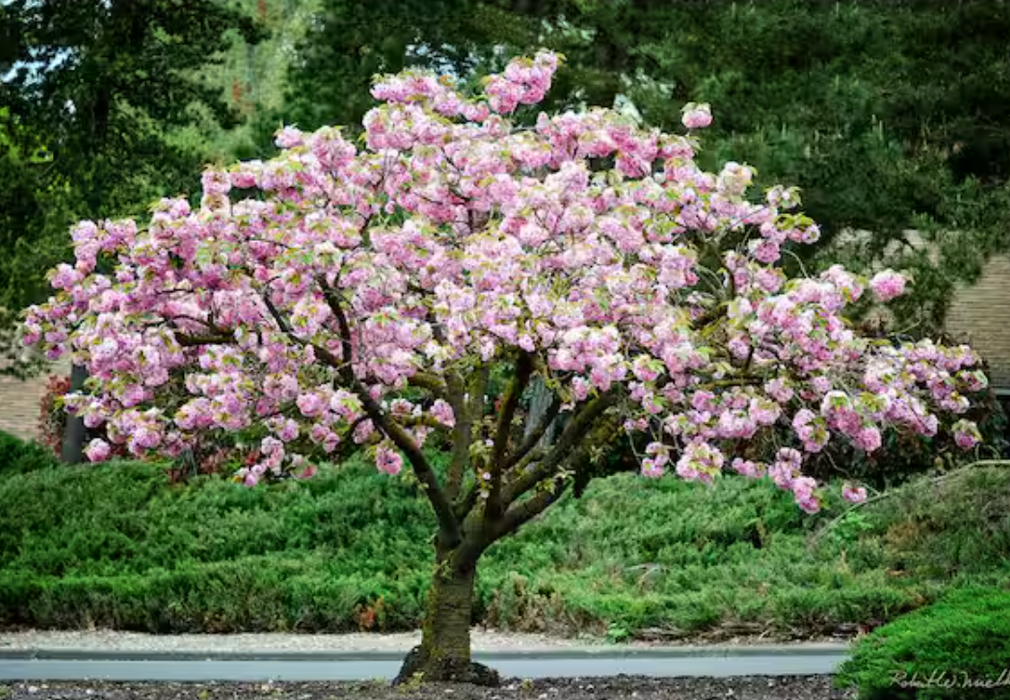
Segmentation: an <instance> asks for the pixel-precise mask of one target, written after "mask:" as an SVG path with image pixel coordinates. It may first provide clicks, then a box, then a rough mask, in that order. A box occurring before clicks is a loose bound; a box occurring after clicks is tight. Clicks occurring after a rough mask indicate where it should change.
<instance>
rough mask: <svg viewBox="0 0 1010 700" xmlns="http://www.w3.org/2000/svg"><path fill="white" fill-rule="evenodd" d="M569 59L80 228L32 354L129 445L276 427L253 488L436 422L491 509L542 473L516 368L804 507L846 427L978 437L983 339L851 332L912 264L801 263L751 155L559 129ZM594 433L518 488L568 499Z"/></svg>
mask: <svg viewBox="0 0 1010 700" xmlns="http://www.w3.org/2000/svg"><path fill="white" fill-rule="evenodd" d="M560 63H561V61H560V59H559V57H558V56H557V55H555V54H552V53H550V52H540V53H538V54H537V55H536V56H534V57H532V58H521V59H517V60H515V61H512V62H510V63H509V64H508V66H507V67H506V68H505V69H504V71H503V72H502V73H500V74H498V75H493V76H489V77H488V78H487V80H486V81H484V83H483V87H482V89H481V90H479V91H469V90H468V89H467V88H466V86H463V85H460V84H459V83H458V81H456V80H454V79H452V78H451V77H447V76H438V75H435V74H434V73H431V72H425V71H420V70H408V71H405V72H403V73H401V74H399V75H395V76H382V77H380V78H379V79H378V80H377V81H376V83H375V85H374V88H373V92H372V94H373V96H374V97H375V98H376V99H377V100H378V101H379V104H378V105H377V106H376V107H375V108H374V109H372V110H370V111H369V112H368V114H367V115H366V116H365V118H364V134H363V136H364V138H363V139H362V140H361V141H360V142H359V141H357V140H354V139H351V138H350V137H345V136H344V135H342V132H341V131H340V129H338V128H334V127H325V128H322V129H319V130H317V131H315V132H311V133H310V132H303V131H300V130H299V129H297V128H295V127H290V126H289V127H285V128H283V129H281V130H280V131H279V132H278V133H277V143H278V146H279V147H280V149H281V151H280V153H279V155H278V156H276V157H275V158H272V159H270V160H268V161H248V162H244V163H239V164H236V165H234V166H232V167H229V168H227V169H222V168H216V167H212V168H208V169H207V170H206V171H204V173H203V175H202V179H201V182H202V192H201V193H200V196H199V197H196V198H194V201H193V202H190V201H189V200H187V199H184V198H175V199H163V200H161V201H159V202H157V203H156V204H155V205H154V207H153V211H152V214H151V216H150V219H149V220H148V221H145V222H141V223H138V222H136V221H133V220H127V221H118V222H112V221H104V222H82V223H80V224H78V225H77V226H75V227H74V229H73V230H72V233H71V238H72V242H73V256H74V257H73V260H72V261H68V262H66V263H64V264H62V265H60V266H58V267H57V268H56V269H55V270H54V271H53V272H52V273H51V282H52V286H53V289H54V295H53V296H52V297H51V298H50V299H49V300H48V301H47V302H45V303H43V304H40V305H38V306H35V307H32V308H31V309H29V310H28V312H27V314H26V317H25V324H24V325H25V339H26V341H27V342H28V343H29V344H33V345H38V346H40V348H41V349H42V351H43V352H44V353H45V354H46V356H47V357H51V358H58V357H61V356H69V359H71V360H73V361H74V362H75V363H78V364H81V365H83V366H85V367H86V368H87V369H88V371H89V374H90V376H91V380H90V381H89V384H88V387H87V389H86V391H85V392H82V393H80V394H75V395H71V396H69V397H68V398H67V405H68V407H69V408H71V409H72V410H74V411H76V412H77V413H78V414H79V415H81V416H82V417H83V419H84V420H85V421H87V423H88V425H89V426H98V425H103V426H105V427H106V429H107V431H108V435H109V440H110V441H111V442H112V443H115V444H117V445H124V446H125V447H126V449H128V450H129V451H130V452H131V453H132V454H134V455H137V456H145V455H148V454H159V455H167V456H174V455H177V454H179V453H180V452H181V451H182V450H183V449H185V448H186V447H187V446H191V445H193V444H195V443H196V442H197V440H198V439H208V440H214V439H216V438H217V437H219V436H222V437H223V436H225V435H226V434H228V433H238V432H241V431H246V430H249V429H250V428H255V429H257V430H261V429H262V430H263V431H264V432H265V436H264V435H260V437H261V438H262V439H261V442H260V444H259V455H258V456H257V459H258V461H256V462H255V463H251V464H250V465H249V466H247V467H245V468H243V469H242V470H240V471H239V472H238V473H237V474H236V476H237V478H238V479H239V480H242V481H243V482H244V483H248V484H250V485H252V484H255V483H260V482H262V481H264V480H271V479H275V478H286V477H291V476H299V475H301V476H305V475H307V473H308V470H307V469H306V468H305V464H306V463H307V461H306V460H313V461H321V460H327V459H333V458H334V457H333V455H334V453H335V452H336V451H337V449H338V447H340V446H341V445H361V446H362V449H364V450H367V451H374V454H375V459H376V466H377V468H378V469H379V470H380V471H382V472H384V473H390V474H393V473H398V472H399V471H400V470H401V469H402V468H403V466H404V463H405V461H406V462H408V463H410V465H411V466H412V467H413V468H415V469H418V468H420V470H421V471H420V473H421V474H422V475H423V473H424V469H423V461H424V457H423V454H424V452H423V450H422V449H421V448H422V447H424V446H425V442H426V440H428V439H429V437H430V435H432V434H436V433H441V434H442V436H443V438H444V439H447V440H456V439H463V440H465V441H472V445H471V444H470V442H466V444H464V445H463V446H462V447H463V448H465V449H463V451H462V453H461V454H471V453H472V454H473V456H474V460H473V461H474V464H480V465H481V466H480V467H475V471H473V472H472V473H471V472H469V471H466V470H463V471H464V472H465V476H466V479H468V480H471V481H472V482H474V483H475V482H481V483H484V482H487V484H486V487H487V489H488V490H487V493H486V494H485V493H484V491H481V494H483V495H485V496H486V497H487V498H490V492H491V490H493V489H496V488H498V486H502V487H504V488H503V489H502V491H501V493H509V488H510V487H515V486H516V484H517V483H520V482H521V478H522V477H521V474H523V473H525V472H526V471H527V468H528V467H530V466H533V467H535V466H536V464H537V462H536V459H544V458H543V456H542V455H540V454H539V451H538V450H533V449H532V448H530V449H529V450H527V451H526V452H525V453H523V454H520V452H521V451H522V444H523V441H524V440H525V439H526V437H527V436H528V435H529V434H530V432H531V431H530V430H527V429H528V428H531V426H529V425H525V424H524V421H526V420H527V419H528V407H529V405H530V404H531V396H530V394H529V392H528V391H525V389H528V387H520V395H519V396H518V397H516V400H515V401H511V402H509V401H505V400H504V399H503V398H502V397H501V396H492V395H491V394H492V393H493V392H492V391H491V389H488V388H487V387H485V388H484V389H481V388H480V387H481V386H482V385H483V384H486V383H488V382H483V383H482V381H477V380H480V378H481V377H483V376H485V375H486V376H487V377H493V378H494V382H490V380H488V381H489V382H490V384H495V383H500V381H501V380H502V378H504V379H505V380H510V379H512V380H514V381H518V377H519V375H520V374H521V373H518V372H517V369H518V368H520V367H525V368H526V370H528V371H527V372H526V374H525V375H523V376H526V377H527V379H528V380H529V382H528V383H529V384H530V385H532V383H533V382H534V381H535V382H536V383H537V384H538V385H540V386H542V387H543V388H544V391H545V392H546V393H547V394H548V398H549V399H550V400H551V402H553V403H552V406H553V408H554V409H556V410H557V411H558V412H559V413H560V418H561V420H560V421H559V425H572V424H575V425H581V423H579V422H578V421H576V420H575V418H577V417H579V416H585V415H586V414H587V412H589V408H590V407H592V406H599V405H600V403H599V402H602V404H603V405H604V406H605V409H604V410H602V413H601V414H600V415H599V416H596V417H595V418H593V420H598V421H601V422H602V421H607V423H606V425H607V426H611V424H612V427H614V428H616V427H620V426H623V428H624V429H625V430H627V431H629V432H632V433H636V432H640V433H646V434H648V435H649V436H650V437H649V438H648V439H649V440H650V442H649V448H648V450H647V452H646V454H645V455H643V458H642V464H641V466H642V473H643V474H644V475H646V476H650V477H658V476H660V475H664V474H666V473H667V472H670V471H674V472H676V473H677V474H678V475H679V476H680V477H682V478H685V479H690V480H699V481H702V482H705V483H713V482H714V481H715V479H716V477H717V476H718V475H720V474H721V473H722V472H723V471H729V472H736V473H738V474H742V475H745V476H748V477H752V478H758V477H761V478H764V477H767V478H769V479H770V480H771V481H772V482H774V483H775V484H777V485H778V486H779V487H780V488H783V489H787V490H789V491H790V492H791V493H792V494H793V497H794V499H795V500H796V502H797V504H798V506H799V507H800V508H802V509H804V510H805V511H808V512H816V510H817V509H818V508H820V504H821V499H822V497H821V495H820V492H819V489H818V487H817V484H816V483H815V482H814V481H813V479H812V478H810V477H809V476H807V475H805V474H804V473H803V469H804V463H805V461H806V460H807V459H808V458H809V457H810V455H813V454H816V453H818V452H819V451H821V450H823V449H824V448H825V446H826V445H827V444H829V441H831V440H841V441H842V442H840V443H838V444H842V445H851V446H852V447H853V448H855V449H858V450H862V451H864V452H868V453H872V452H875V451H877V450H879V449H881V446H882V445H883V444H884V443H885V440H887V439H888V438H889V436H890V435H891V434H892V433H894V432H899V431H900V432H905V433H913V434H918V435H922V436H928V437H935V438H936V439H937V440H940V439H942V440H945V441H950V440H952V441H953V442H954V443H955V444H957V445H959V446H960V447H962V448H964V449H970V448H972V447H974V446H975V445H976V444H977V443H978V441H979V440H980V435H979V432H978V428H977V426H976V425H975V424H974V423H971V422H970V421H968V420H966V419H965V418H964V416H965V415H970V410H971V407H972V404H973V402H974V400H975V398H976V395H977V393H978V392H980V391H983V390H985V388H986V387H987V380H986V378H985V375H984V374H983V373H982V371H981V369H980V367H981V363H980V361H979V358H978V356H977V355H976V354H975V353H974V352H972V350H971V349H970V348H968V347H965V346H958V347H945V346H942V345H939V344H936V343H933V342H932V341H929V340H921V341H918V342H915V343H910V342H903V343H880V342H876V341H872V340H870V339H868V338H865V337H862V336H861V335H860V334H859V333H858V332H857V331H856V330H855V329H854V326H853V324H852V323H850V322H849V321H848V319H847V317H846V314H847V313H848V312H849V311H850V310H851V309H852V308H853V305H854V304H857V303H859V302H860V300H861V299H862V298H863V295H864V294H865V290H866V289H870V290H871V291H872V293H873V295H874V297H875V298H876V299H877V300H879V301H888V300H890V299H893V298H895V297H896V296H898V295H900V294H901V293H903V291H904V289H905V286H906V284H907V282H906V280H905V278H904V277H903V276H901V275H900V274H899V273H897V272H894V271H891V270H886V271H884V272H880V273H877V274H876V275H874V276H873V277H872V278H870V279H867V278H866V277H865V276H863V275H861V274H859V273H857V272H855V271H852V270H846V269H845V268H844V267H842V266H840V265H826V266H825V269H822V270H813V269H811V270H809V273H810V274H809V275H808V274H807V271H801V272H802V274H797V275H796V276H795V277H790V276H789V274H787V271H786V270H787V268H790V267H791V266H787V265H785V264H784V263H783V260H784V259H787V258H789V256H790V255H791V252H792V249H793V248H795V247H797V246H802V245H807V244H810V243H812V242H814V241H816V240H817V238H818V237H819V235H820V231H819V228H818V227H817V224H816V223H814V222H812V221H810V220H809V219H808V218H806V217H804V216H803V215H802V214H799V213H797V212H795V211H794V209H795V207H796V206H797V204H798V201H799V199H798V190H796V188H787V187H783V186H774V187H771V188H769V189H768V190H767V192H766V194H765V195H763V196H757V197H755V196H753V194H752V180H753V176H754V173H753V170H752V169H751V168H750V167H749V166H747V165H746V164H743V163H737V162H734V161H731V162H728V163H726V164H725V166H723V167H722V168H721V170H720V171H719V172H717V173H710V172H706V171H705V170H704V169H703V168H702V166H701V164H700V162H699V161H698V160H697V159H696V152H697V151H698V149H699V147H700V144H699V143H698V139H697V135H696V134H694V133H690V134H686V135H685V134H670V133H663V132H661V131H659V130H657V129H648V128H644V127H639V126H637V125H635V124H633V123H631V122H629V120H628V119H627V118H626V117H624V116H623V115H621V114H619V113H617V112H615V111H614V110H609V109H601V108H591V109H585V110H581V111H577V112H576V111H568V112H564V113H562V114H553V115H552V114H547V113H546V112H539V113H538V112H537V111H536V110H537V105H538V104H539V103H540V102H541V101H542V100H543V98H544V97H545V96H546V93H547V91H548V90H549V89H550V87H551V85H552V83H553V80H554V75H555V72H556V71H557V70H558V69H559V66H560ZM520 107H524V108H529V109H524V110H523V113H524V116H523V117H522V118H521V119H517V120H513V119H512V117H511V116H510V115H512V114H513V113H514V112H515V111H516V110H518V109H520ZM526 112H529V114H528V117H529V118H528V119H527V115H526V114H525V113H526ZM711 121H712V113H711V109H710V107H709V106H708V105H707V104H693V103H692V104H689V105H686V106H685V108H684V114H683V123H684V126H685V127H686V128H687V129H688V130H691V131H692V132H693V131H694V130H697V129H702V128H704V127H706V126H708V125H710V124H711ZM601 162H610V163H612V168H613V170H611V171H606V172H601V171H600V168H601V166H600V163H601ZM101 271H105V272H104V273H103V272H101ZM473 391H482V392H483V394H481V393H478V394H476V395H471V394H472V392H473ZM496 391H497V389H496ZM594 402H595V403H594ZM509 406H511V407H512V408H511V409H510V408H508V407H509ZM506 410H512V411H514V414H513V415H511V416H503V417H504V419H505V421H504V425H502V426H499V425H498V423H499V418H501V417H502V416H500V415H495V412H496V411H499V412H501V411H506ZM593 415H594V416H595V414H593ZM586 420H589V419H588V418H587V419H586ZM457 423H459V424H460V425H468V426H470V429H469V434H467V431H462V430H458V429H456V426H457ZM535 427H536V426H532V428H535ZM590 427H594V426H590ZM595 427H598V426H595ZM589 434H590V431H589V430H588V427H587V432H586V434H584V435H580V436H577V438H576V439H574V440H573V441H570V442H569V443H568V444H569V452H567V453H565V455H561V456H558V460H556V466H557V469H558V472H557V473H555V474H548V475H546V476H544V477H543V479H542V480H541V482H540V483H539V484H532V485H524V484H521V483H520V485H524V486H528V487H529V488H533V487H536V486H538V485H539V486H548V485H550V484H554V483H556V481H555V478H559V479H560V478H561V477H560V476H559V475H562V474H567V473H568V472H566V471H565V470H567V469H569V468H575V465H573V464H570V463H569V462H568V461H567V460H569V459H570V455H578V454H582V451H581V450H576V449H571V446H572V445H573V444H574V445H576V446H581V445H582V443H583V441H584V440H585V439H586V436H587V435H589ZM555 439H557V438H556V437H555ZM470 447H474V449H473V450H470V449H469V448H470ZM527 447H528V446H527ZM429 448H430V444H429ZM109 449H110V447H109V445H108V444H107V443H104V442H101V443H92V444H91V445H89V448H88V450H89V452H88V453H89V458H92V456H93V458H96V459H103V458H105V457H107V455H108V453H109V452H108V450H109ZM544 449H546V450H547V451H548V452H549V450H550V449H552V448H551V445H547V446H545V448H544ZM485 452H486V454H487V455H488V456H485ZM494 454H497V455H498V457H499V458H500V459H501V460H503V461H501V462H499V463H498V464H488V463H485V462H484V461H482V460H485V459H488V460H490V459H492V457H491V456H490V455H494ZM419 455H420V456H419ZM738 455H746V456H747V458H746V459H744V458H743V457H742V456H738ZM513 458H514V459H515V460H518V461H521V460H523V459H528V460H529V461H530V464H524V465H523V467H522V468H513V467H515V464H514V463H513V462H509V460H510V459H513ZM545 461H546V462H548V463H554V462H551V461H550V460H545ZM419 464H420V467H419ZM478 469H479V471H477V470H478ZM457 471H458V470H457ZM484 473H487V474H489V475H490V476H489V477H488V478H487V479H483V478H482V475H483V474H484ZM498 476H501V479H502V481H503V482H505V483H503V484H500V485H499V484H497V483H496V479H497V477H498ZM426 478H427V477H426ZM460 478H463V477H460ZM480 488H481V489H483V488H485V486H481V487H480ZM460 490H461V491H462V492H464V493H465V492H466V489H465V488H461V489H460ZM435 491H437V489H435ZM499 495H500V494H499ZM443 517H446V516H445V515H444V513H443Z"/></svg>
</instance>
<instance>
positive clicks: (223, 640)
mask: <svg viewBox="0 0 1010 700" xmlns="http://www.w3.org/2000/svg"><path fill="white" fill-rule="evenodd" d="M420 641H421V634H420V632H408V633H401V634H361V633H355V634H280V633H268V634H220V635H212V634H177V635H153V634H142V633H137V632H116V631H108V630H97V631H59V630H56V631H50V630H27V631H20V632H3V631H0V651H3V650H5V649H12V650H17V649H74V650H85V651H87V650H102V651H140V652H144V651H158V652H187V651H199V652H208V651H209V652H227V653H231V652H258V651H271V652H273V651H279V652H370V651H384V652H403V653H406V652H407V651H409V650H410V649H411V648H413V647H414V646H415V645H416V644H418V643H419V642H420ZM838 643H839V640H835V641H834V642H833V643H830V642H823V643H820V642H812V643H804V644H802V645H786V646H796V648H797V649H799V648H803V649H811V648H817V647H830V646H837V645H838ZM471 645H472V648H473V650H474V651H478V652H484V651H486V652H496V651H530V652H533V651H542V650H543V651H550V650H564V649H585V648H591V649H593V650H598V651H605V650H608V649H611V650H618V649H621V650H625V649H652V648H656V647H657V646H660V645H658V644H657V643H655V642H630V643H626V644H620V645H614V644H607V643H606V641H605V640H601V639H599V638H591V637H587V638H581V639H560V638H557V637H548V636H545V635H539V634H513V633H503V632H496V631H490V630H480V629H475V630H474V631H473V633H472V637H471ZM662 646H677V647H684V646H690V645H689V644H676V645H671V644H670V643H669V642H664V643H663V644H662ZM706 646H707V645H706ZM719 646H755V647H759V646H763V647H771V646H783V645H781V644H776V643H775V642H774V640H770V639H757V638H740V639H737V640H730V641H729V642H728V643H722V644H720V645H719Z"/></svg>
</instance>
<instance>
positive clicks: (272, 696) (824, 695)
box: [0, 676, 855, 700]
mask: <svg viewBox="0 0 1010 700" xmlns="http://www.w3.org/2000/svg"><path fill="white" fill-rule="evenodd" d="M854 697H855V694H854V693H852V692H849V691H842V690H837V689H835V688H834V687H833V686H832V680H831V677H830V676H805V677H788V676H779V677H774V678H772V677H742V678H725V679H722V678H719V679H717V678H669V679H655V678H634V677H618V678H603V679H591V678H581V679H555V680H550V679H548V680H540V681H533V682H529V681H525V682H524V681H518V680H506V681H505V682H503V684H502V686H501V687H500V688H476V687H474V686H459V685H456V686H453V685H429V686H423V687H409V686H401V687H397V688H394V687H391V686H390V685H389V684H388V683H385V682H378V681H375V682H366V683H103V682H86V683H76V682H75V683H8V684H2V683H0V699H3V700H28V699H31V700H190V699H192V700H341V699H343V698H347V699H348V700H350V699H351V698H355V699H358V698H360V699H361V700H428V699H431V698H444V699H445V700H586V699H587V698H591V699H595V700H624V699H625V698H627V699H629V700H630V699H631V698H634V699H635V700H717V699H720V700H722V699H725V698H733V700H843V699H844V700H848V699H851V698H854Z"/></svg>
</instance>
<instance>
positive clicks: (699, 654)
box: [0, 644, 850, 662]
mask: <svg viewBox="0 0 1010 700" xmlns="http://www.w3.org/2000/svg"><path fill="white" fill-rule="evenodd" d="M849 650H850V647H849V645H848V644H816V645H815V644H807V645H779V644H776V645H772V644H769V645H768V646H696V647H652V648H627V647H614V646H606V647H599V648H592V647H583V648H569V649H508V650H504V649H503V650H474V652H473V654H472V656H473V658H474V660H477V661H484V662H489V661H490V662H494V661H507V660H513V659H514V660H537V659H543V660H552V659H598V658H622V659H624V658H638V659H690V658H713V657H717V658H728V659H732V658H753V657H782V656H789V657H793V658H796V657H804V658H806V657H821V656H848V653H849ZM406 653H407V650H406V649H405V650H385V649H384V650H362V651H327V650H311V651H294V650H292V651H287V650H255V651H253V650H249V651H221V650H212V649H208V650H188V649H187V650H181V649H180V650H157V649H150V650H144V649H120V650H117V649H87V648H72V647H50V648H29V649H4V648H2V647H0V660H3V659H7V660H14V659H16V660H22V661H26V660H27V661H31V660H34V661H317V662H325V661H400V660H402V659H403V657H404V655H405V654H406Z"/></svg>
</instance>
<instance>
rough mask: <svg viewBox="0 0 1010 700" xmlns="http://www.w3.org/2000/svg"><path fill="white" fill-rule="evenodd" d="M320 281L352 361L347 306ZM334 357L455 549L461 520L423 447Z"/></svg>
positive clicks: (442, 534)
mask: <svg viewBox="0 0 1010 700" xmlns="http://www.w3.org/2000/svg"><path fill="white" fill-rule="evenodd" d="M316 282H317V284H319V286H320V288H321V289H322V291H323V297H324V298H325V299H326V303H327V304H328V305H329V307H330V311H332V312H333V315H334V316H335V317H336V319H337V325H338V327H339V328H340V342H341V347H342V348H343V352H342V353H341V354H342V355H343V357H345V358H347V359H348V360H350V358H351V326H350V324H349V323H348V322H347V316H346V315H345V314H344V309H343V307H342V306H341V305H340V300H339V299H338V298H337V296H336V294H334V292H333V289H332V288H331V287H329V286H328V285H327V284H326V283H325V280H322V279H317V280H316ZM328 354H329V355H330V358H331V360H328V361H329V362H330V364H331V365H332V366H333V367H334V368H335V369H336V370H337V371H338V372H339V373H340V375H341V376H342V377H343V379H344V382H345V383H346V384H347V385H348V387H350V388H351V390H352V391H354V393H355V394H357V395H358V399H360V400H361V403H362V405H363V406H364V408H365V413H367V414H368V417H369V418H371V419H372V422H373V423H375V425H376V426H377V427H378V428H379V429H380V430H381V431H382V432H383V433H385V434H386V436H387V437H388V438H389V439H390V440H392V441H393V444H394V445H396V446H397V447H398V448H399V449H400V451H401V452H403V454H404V455H405V456H406V457H407V461H409V462H410V466H411V468H413V470H414V474H415V475H416V476H417V479H418V481H420V482H421V484H423V486H424V492H425V493H426V494H427V496H428V500H429V501H430V502H431V507H432V510H434V511H435V517H436V518H437V519H438V524H439V537H440V539H441V540H442V542H443V543H444V544H445V545H446V546H447V547H449V548H450V549H452V548H455V547H456V546H457V545H458V544H459V543H460V541H461V540H462V535H461V533H460V527H459V520H457V518H456V514H455V513H454V512H453V509H452V504H451V503H450V502H449V499H448V498H447V497H446V494H445V491H443V490H442V487H441V485H440V484H439V483H438V475H437V474H435V471H434V470H433V469H432V468H431V465H430V464H429V463H428V459H427V458H426V457H425V456H424V453H423V452H422V451H421V448H420V447H418V445H417V443H416V442H414V440H413V438H411V437H410V435H409V434H408V433H407V431H406V430H404V429H403V428H402V427H400V426H399V425H398V424H397V423H396V422H395V421H393V420H391V419H390V417H389V416H388V415H386V412H385V411H383V410H382V406H380V405H379V402H378V401H376V400H375V399H374V398H372V395H371V394H370V393H369V392H368V389H366V388H365V387H364V385H362V384H361V382H360V381H359V380H358V378H357V377H356V376H355V375H354V368H353V367H352V366H351V363H350V362H349V361H348V362H344V363H337V364H334V363H333V361H335V360H336V358H335V357H334V356H333V354H332V353H328Z"/></svg>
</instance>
